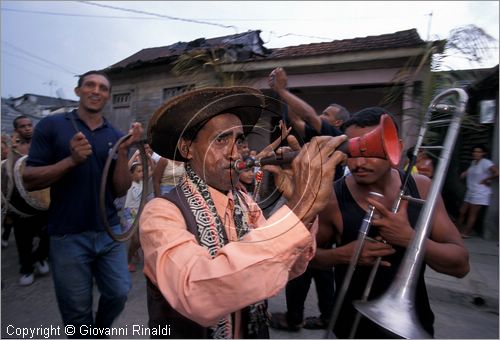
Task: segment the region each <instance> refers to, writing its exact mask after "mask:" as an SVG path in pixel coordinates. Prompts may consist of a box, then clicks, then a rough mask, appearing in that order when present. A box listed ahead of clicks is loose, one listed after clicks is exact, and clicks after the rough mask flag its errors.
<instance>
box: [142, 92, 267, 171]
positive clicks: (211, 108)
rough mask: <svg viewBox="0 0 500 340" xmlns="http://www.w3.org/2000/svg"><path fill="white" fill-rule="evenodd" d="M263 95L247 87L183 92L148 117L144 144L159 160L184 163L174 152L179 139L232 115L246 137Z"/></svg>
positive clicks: (260, 106)
mask: <svg viewBox="0 0 500 340" xmlns="http://www.w3.org/2000/svg"><path fill="white" fill-rule="evenodd" d="M264 105H265V100H264V95H263V94H262V92H260V91H259V90H257V89H254V88H251V87H244V86H238V87H236V86H235V87H210V88H203V89H199V90H193V91H189V92H185V93H183V94H181V95H179V96H176V97H173V98H171V99H169V100H168V101H166V102H165V103H164V104H163V105H162V106H161V107H160V108H159V109H158V110H156V112H155V113H154V114H153V116H152V117H151V119H150V121H149V124H148V142H149V145H150V146H151V149H153V151H154V152H156V153H157V154H159V155H160V156H162V157H165V158H168V159H174V160H178V161H186V159H185V158H184V157H182V155H181V154H180V152H179V151H178V150H177V143H178V141H179V139H180V138H181V137H182V136H183V135H184V134H185V133H186V131H189V130H190V129H191V128H193V127H198V128H201V126H202V125H203V124H204V123H206V122H208V120H210V119H211V118H213V117H215V116H217V115H219V114H222V113H232V114H234V115H236V116H238V117H239V118H240V120H241V124H242V127H243V131H244V133H245V134H248V133H249V132H250V131H252V129H253V127H254V125H255V124H256V123H257V121H258V120H259V117H260V114H261V113H262V109H263V108H264Z"/></svg>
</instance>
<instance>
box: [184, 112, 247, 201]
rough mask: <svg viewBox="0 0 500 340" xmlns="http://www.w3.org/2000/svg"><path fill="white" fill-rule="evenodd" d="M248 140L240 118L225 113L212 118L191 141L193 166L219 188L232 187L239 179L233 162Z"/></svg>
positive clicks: (199, 173) (226, 188)
mask: <svg viewBox="0 0 500 340" xmlns="http://www.w3.org/2000/svg"><path fill="white" fill-rule="evenodd" d="M244 141H245V136H244V134H243V127H242V125H241V121H240V119H239V118H238V117H237V116H235V115H233V114H231V113H224V114H220V115H217V116H215V117H214V118H212V119H210V120H209V121H208V122H207V123H206V124H205V125H204V126H203V128H202V129H201V130H200V131H199V132H198V134H197V135H196V138H195V139H194V141H190V142H188V145H189V155H188V159H189V162H190V164H191V167H192V168H193V170H194V171H195V172H196V173H197V174H198V176H200V177H201V178H203V180H205V182H206V183H207V184H208V185H209V186H211V187H214V188H215V189H217V190H219V191H229V190H231V189H233V188H234V186H235V185H236V184H237V183H238V180H239V174H238V173H237V172H236V171H235V170H234V169H232V167H231V164H232V163H233V162H234V161H235V160H236V159H239V158H241V154H240V151H239V150H238V149H239V148H240V147H241V145H242V143H243V142H244Z"/></svg>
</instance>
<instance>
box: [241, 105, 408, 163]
mask: <svg viewBox="0 0 500 340" xmlns="http://www.w3.org/2000/svg"><path fill="white" fill-rule="evenodd" d="M337 150H340V151H342V152H344V153H346V154H347V156H348V157H350V158H353V157H375V158H382V159H387V160H388V161H389V162H390V163H391V165H392V166H393V167H396V166H397V165H398V164H399V160H400V158H401V144H400V143H399V138H398V130H397V128H396V125H395V124H394V122H393V121H392V119H391V117H389V115H388V114H383V115H382V116H381V117H380V124H379V125H378V126H377V127H376V128H375V129H374V130H372V131H370V132H369V133H367V134H366V135H364V136H361V137H355V138H351V139H349V140H347V141H345V142H343V143H342V144H340V145H339V146H338V148H337ZM298 153H299V151H293V152H288V153H285V154H283V155H275V156H269V157H264V158H260V159H255V158H251V157H249V158H246V159H245V160H237V161H236V162H234V168H235V169H236V170H238V171H241V170H245V169H250V168H252V167H254V166H264V165H275V164H287V163H290V162H291V161H292V160H293V159H294V158H295V156H297V155H298Z"/></svg>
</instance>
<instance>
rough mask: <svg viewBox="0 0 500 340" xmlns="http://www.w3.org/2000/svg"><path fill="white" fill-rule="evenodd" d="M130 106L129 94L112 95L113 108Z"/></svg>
mask: <svg viewBox="0 0 500 340" xmlns="http://www.w3.org/2000/svg"><path fill="white" fill-rule="evenodd" d="M129 106H130V92H127V93H117V94H115V95H113V107H129Z"/></svg>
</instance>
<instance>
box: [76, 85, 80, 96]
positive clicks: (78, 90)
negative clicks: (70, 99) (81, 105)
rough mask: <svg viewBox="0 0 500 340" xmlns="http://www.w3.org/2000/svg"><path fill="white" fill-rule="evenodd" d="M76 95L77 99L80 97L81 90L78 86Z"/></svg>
mask: <svg viewBox="0 0 500 340" xmlns="http://www.w3.org/2000/svg"><path fill="white" fill-rule="evenodd" d="M75 94H76V96H77V97H80V88H79V87H78V86H77V87H75Z"/></svg>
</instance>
